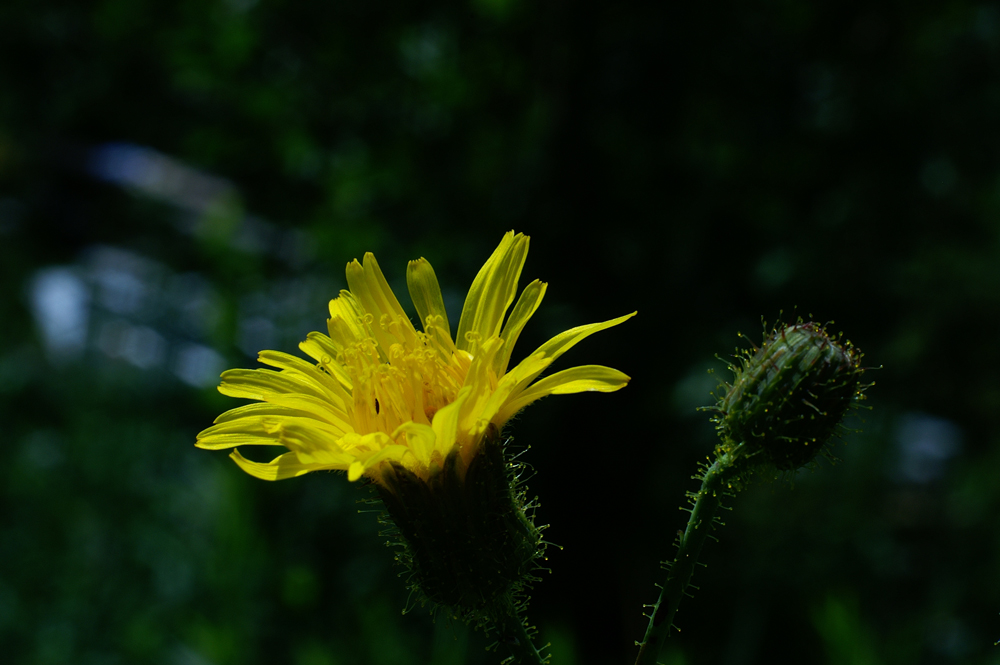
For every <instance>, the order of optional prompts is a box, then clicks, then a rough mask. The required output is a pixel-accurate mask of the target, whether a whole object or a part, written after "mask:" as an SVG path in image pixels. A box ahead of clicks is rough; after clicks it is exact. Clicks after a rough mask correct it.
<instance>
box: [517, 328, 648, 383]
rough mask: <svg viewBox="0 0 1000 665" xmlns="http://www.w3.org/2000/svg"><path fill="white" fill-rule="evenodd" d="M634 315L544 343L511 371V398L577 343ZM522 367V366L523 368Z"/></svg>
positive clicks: (570, 332)
mask: <svg viewBox="0 0 1000 665" xmlns="http://www.w3.org/2000/svg"><path fill="white" fill-rule="evenodd" d="M635 315H636V313H635V312H632V313H631V314H626V315H625V316H619V317H618V318H617V319H611V320H610V321H602V322H601V323H591V324H589V325H586V326H578V327H576V328H570V329H569V330H567V331H565V332H561V333H559V334H558V335H556V336H555V337H553V338H552V339H550V340H549V341H547V342H545V343H544V344H542V345H541V346H540V347H538V348H537V349H536V350H535V352H534V353H532V354H531V355H530V356H528V357H527V358H525V359H524V360H522V361H521V362H520V363H519V364H518V366H517V367H515V368H514V369H513V370H511V374H513V375H515V376H516V377H517V386H516V387H515V388H514V390H512V391H511V394H512V396H515V397H516V395H517V393H519V392H521V391H522V390H524V389H525V388H527V387H528V384H529V383H530V382H531V381H534V380H535V378H536V377H537V376H538V375H539V374H541V373H542V372H543V371H545V368H546V367H548V366H549V365H550V364H552V362H553V361H554V360H555V359H556V358H558V357H559V356H561V355H562V354H564V353H566V352H567V351H569V350H570V349H571V348H573V347H574V346H576V345H577V344H578V343H579V342H581V341H583V340H584V339H586V338H587V337H590V336H591V335H593V334H594V333H596V332H600V331H602V330H607V329H608V328H612V327H614V326H617V325H618V324H620V323H623V322H625V321H627V320H628V319H630V318H632V317H633V316H635ZM522 365H523V366H524V367H523V368H522Z"/></svg>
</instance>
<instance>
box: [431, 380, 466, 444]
mask: <svg viewBox="0 0 1000 665" xmlns="http://www.w3.org/2000/svg"><path fill="white" fill-rule="evenodd" d="M471 392H472V388H470V387H465V388H462V389H461V390H459V391H458V395H457V396H456V397H455V401H454V402H452V403H451V404H449V405H447V406H445V407H442V408H441V409H439V410H438V412H437V413H435V414H434V420H433V421H432V422H431V427H432V428H433V429H434V449H435V450H436V451H437V452H438V453H440V454H441V457H442V459H443V458H445V457H447V456H448V453H450V452H451V449H452V448H454V447H455V444H456V442H457V436H458V416H459V413H460V411H461V409H462V406H463V405H464V404H465V400H467V399H468V398H469V395H470V394H471Z"/></svg>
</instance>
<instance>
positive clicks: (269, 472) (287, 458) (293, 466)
mask: <svg viewBox="0 0 1000 665" xmlns="http://www.w3.org/2000/svg"><path fill="white" fill-rule="evenodd" d="M229 456H230V457H231V458H232V459H233V461H234V462H236V463H237V464H238V465H239V467H240V468H241V469H243V470H244V471H246V472H247V473H249V474H250V475H251V476H253V477H255V478H260V479H261V480H283V479H284V478H295V477H296V476H302V475H305V474H307V473H309V472H310V471H320V470H322V469H324V468H330V467H323V466H319V465H315V464H302V463H301V462H300V461H299V460H298V457H296V455H295V453H285V454H284V455H280V456H278V457H275V458H274V459H273V460H271V461H270V462H268V463H266V464H265V463H263V462H251V461H250V460H248V459H247V458H245V457H243V455H240V451H238V450H234V451H233V452H231V453H230V454H229Z"/></svg>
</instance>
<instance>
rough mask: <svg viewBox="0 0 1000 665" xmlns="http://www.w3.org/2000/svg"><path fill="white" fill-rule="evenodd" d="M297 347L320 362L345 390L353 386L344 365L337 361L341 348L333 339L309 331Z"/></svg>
mask: <svg viewBox="0 0 1000 665" xmlns="http://www.w3.org/2000/svg"><path fill="white" fill-rule="evenodd" d="M299 349H301V350H302V352H303V353H305V354H306V355H307V356H309V357H310V358H312V359H313V360H315V361H316V362H318V363H319V364H320V366H321V367H322V368H323V370H324V371H326V372H329V373H330V376H332V377H334V378H335V379H336V380H337V382H338V383H339V384H340V386H341V387H342V388H343V389H344V390H345V391H350V390H351V388H352V387H353V386H354V383H353V382H352V381H351V377H350V375H349V374H348V373H347V372H346V371H345V370H344V366H343V365H341V364H340V363H339V362H337V356H339V355H340V353H341V351H342V349H340V348H337V346H336V345H335V344H334V342H333V340H332V339H330V338H329V337H328V336H327V335H324V334H323V333H318V332H311V333H309V334H308V335H306V339H305V341H304V342H300V343H299Z"/></svg>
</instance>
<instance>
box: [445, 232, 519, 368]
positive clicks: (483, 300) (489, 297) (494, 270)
mask: <svg viewBox="0 0 1000 665" xmlns="http://www.w3.org/2000/svg"><path fill="white" fill-rule="evenodd" d="M527 255H528V236H525V235H523V234H520V233H518V234H517V235H514V232H513V231H508V232H507V233H506V234H505V235H504V237H503V240H501V241H500V246H499V247H497V248H496V251H494V252H493V254H492V256H490V258H489V259H488V260H487V261H486V263H485V264H484V265H483V267H482V269H480V271H479V274H478V275H476V279H475V280H473V282H472V287H471V288H470V289H469V295H468V296H467V297H466V298H465V306H464V307H462V319H461V320H460V321H459V322H458V332H457V333H456V337H455V344H456V346H458V348H459V349H462V350H463V351H468V350H470V349H472V348H474V347H475V345H476V344H477V342H478V341H485V340H487V339H489V338H490V337H496V336H497V335H499V334H500V324H501V323H503V315H504V313H505V312H506V311H507V308H508V307H510V304H511V303H512V302H514V294H516V293H517V280H518V279H519V278H520V276H521V269H522V268H523V267H524V261H525V259H526V258H527Z"/></svg>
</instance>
